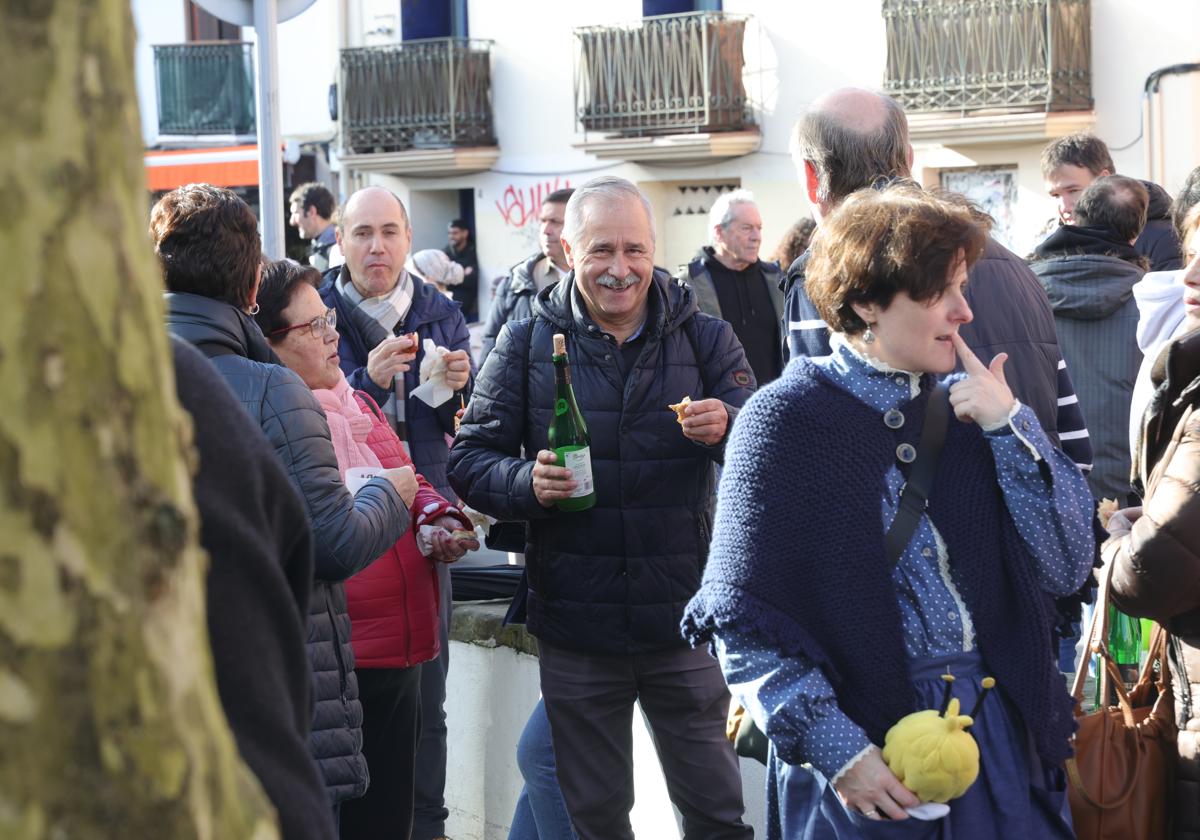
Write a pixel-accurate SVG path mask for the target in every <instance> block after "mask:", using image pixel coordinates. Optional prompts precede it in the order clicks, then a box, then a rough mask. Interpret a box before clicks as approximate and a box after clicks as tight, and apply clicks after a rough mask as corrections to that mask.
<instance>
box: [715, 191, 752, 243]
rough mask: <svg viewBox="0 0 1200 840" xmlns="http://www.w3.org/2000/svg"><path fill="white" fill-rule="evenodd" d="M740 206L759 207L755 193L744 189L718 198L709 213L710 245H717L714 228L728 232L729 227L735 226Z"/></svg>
mask: <svg viewBox="0 0 1200 840" xmlns="http://www.w3.org/2000/svg"><path fill="white" fill-rule="evenodd" d="M739 204H750V205H753V206H755V207H757V206H758V205H757V204H756V203H755V201H754V193H752V192H750V190H743V189H736V190H731V191H729V192H727V193H721V195H720V196H718V197H717V200H716V201H714V202H713V206H712V207H711V208H709V211H708V244H709V245H716V244H717V235H716V234H715V233H714V232H713V228H716V227H720V228H721V230H728V229H729V226H730V225H731V224H733V213H734V208H736V207H737V206H738V205H739Z"/></svg>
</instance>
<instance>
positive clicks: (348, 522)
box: [167, 294, 409, 803]
mask: <svg viewBox="0 0 1200 840" xmlns="http://www.w3.org/2000/svg"><path fill="white" fill-rule="evenodd" d="M167 309H168V314H167V327H168V329H169V330H170V331H171V333H172V334H174V335H175V336H177V337H179V338H182V339H184V340H185V341H188V342H190V343H191V344H193V345H195V346H196V347H197V349H199V350H200V351H201V352H202V353H204V355H206V356H208V357H209V359H210V360H211V361H212V364H213V365H214V366H215V367H216V369H217V372H218V373H220V374H221V376H222V377H223V378H224V380H225V382H226V384H227V385H229V387H230V388H232V389H233V393H234V396H235V397H236V398H237V400H238V401H239V402H240V403H241V404H242V408H243V409H245V411H246V412H247V413H248V414H249V415H250V418H251V419H252V420H253V421H254V422H256V423H257V424H258V425H259V427H260V428H261V429H262V430H263V432H265V433H266V436H267V439H268V440H269V441H270V443H271V445H272V446H273V447H274V449H275V453H276V454H277V455H278V456H279V459H280V461H281V462H282V464H283V467H284V470H285V472H286V473H287V476H288V478H289V479H291V482H292V485H293V487H295V488H296V489H297V490H299V491H300V494H301V496H302V497H303V499H304V502H305V511H306V513H307V514H308V518H309V522H310V524H311V525H312V530H313V536H314V538H315V540H314V542H315V551H314V575H315V581H314V584H313V589H312V599H311V601H310V603H309V610H308V654H309V663H310V665H311V667H312V672H313V674H312V678H313V694H314V699H315V701H316V705H315V708H314V712H313V720H312V735H311V749H312V754H313V756H314V757H315V758H316V759H317V761H318V764H319V765H320V767H321V772H322V774H323V775H324V777H325V786H326V788H327V790H328V792H329V797H330V799H331V800H332V801H333V802H335V803H336V802H341V801H342V800H345V799H352V798H354V797H357V796H362V795H363V794H364V793H365V792H366V790H367V782H368V775H367V764H366V760H365V759H364V758H363V757H362V706H361V705H360V704H359V701H358V682H357V680H356V679H355V677H354V651H353V650H352V649H351V647H350V612H349V610H348V608H347V605H346V592H345V589H344V588H343V586H342V581H343V580H345V579H346V578H348V577H350V576H351V575H353V574H355V573H357V572H360V571H362V570H363V569H365V568H366V567H367V566H369V565H370V564H371V562H372V561H374V560H375V558H376V557H379V556H380V555H381V554H383V553H384V552H385V551H386V550H387V549H388V548H390V547H391V545H392V543H394V542H395V541H396V540H398V539H399V538H400V536H401V535H402V534H403V533H404V532H405V531H406V530H407V529H408V525H409V512H408V508H407V507H406V506H405V505H404V502H403V500H401V498H400V496H399V494H398V493H396V491H395V489H394V488H393V487H392V485H391V483H390V482H388V481H387V480H386V479H383V478H374V479H372V480H371V481H370V482H369V483H368V485H367V486H366V487H364V488H363V489H362V490H360V491H359V492H358V493H357V494H356V495H355V496H353V497H351V495H350V494H349V492H347V490H346V486H345V485H344V484H343V483H342V479H341V472H340V471H339V469H338V465H337V456H336V455H335V454H334V451H333V443H332V442H331V440H330V438H329V425H328V423H327V422H326V420H325V412H324V411H322V409H321V406H320V404H319V403H318V402H317V399H316V397H314V396H313V393H312V391H311V390H309V388H308V386H307V385H305V384H304V382H303V380H301V379H300V377H299V376H297V375H296V373H295V372H293V371H291V370H288V369H287V368H285V367H283V366H282V365H280V364H276V363H274V362H277V359H276V357H275V354H274V353H273V352H271V349H270V348H269V347H268V346H267V342H266V339H265V338H263V335H262V332H261V331H259V329H258V325H257V324H255V323H254V321H253V320H252V319H250V318H249V317H247V316H246V315H244V314H243V313H241V312H239V311H238V310H237V309H236V308H234V307H233V306H231V305H229V304H227V303H222V302H221V301H218V300H213V299H211V298H206V297H200V296H198V295H189V294H168V295H167Z"/></svg>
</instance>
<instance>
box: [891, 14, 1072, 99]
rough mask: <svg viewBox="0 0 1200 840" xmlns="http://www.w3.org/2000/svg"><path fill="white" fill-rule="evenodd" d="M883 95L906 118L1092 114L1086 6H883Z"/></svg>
mask: <svg viewBox="0 0 1200 840" xmlns="http://www.w3.org/2000/svg"><path fill="white" fill-rule="evenodd" d="M883 17H884V21H885V24H886V29H887V48H888V58H887V81H886V83H885V89H886V90H887V92H888V93H889V94H891V95H892V96H894V97H896V98H897V99H898V100H899V101H900V102H901V103H902V104H903V105H904V107H905V108H906V109H908V110H910V111H960V112H967V111H977V110H982V109H993V108H994V109H1013V110H1035V109H1036V110H1045V111H1074V110H1086V109H1090V108H1091V107H1092V76H1091V0H883Z"/></svg>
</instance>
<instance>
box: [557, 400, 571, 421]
mask: <svg viewBox="0 0 1200 840" xmlns="http://www.w3.org/2000/svg"><path fill="white" fill-rule="evenodd" d="M569 409H570V406H568V405H567V401H566V400H564V399H562V398H559V400H558V402H556V403H554V416H555V417H562V416H563V415H564V414H566V413H567V411H568V410H569Z"/></svg>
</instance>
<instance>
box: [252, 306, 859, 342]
mask: <svg viewBox="0 0 1200 840" xmlns="http://www.w3.org/2000/svg"><path fill="white" fill-rule="evenodd" d="M258 310H259V306H258V301H254V303H252V304H250V317H251V318H253V317H254V316H255V315H257V314H258ZM868 332H869V331H868ZM871 340H872V341H874V340H875V339H874V338H872V339H871Z"/></svg>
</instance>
